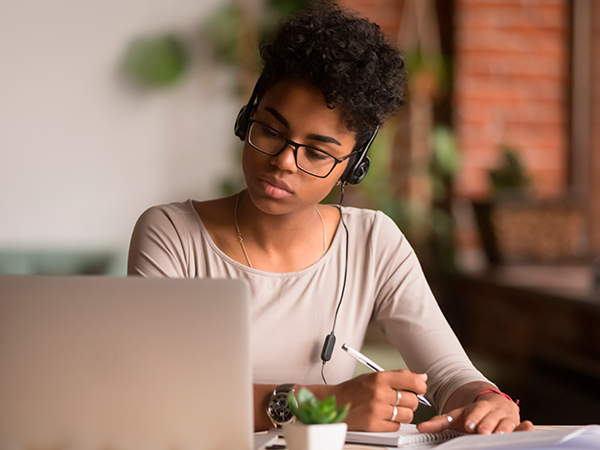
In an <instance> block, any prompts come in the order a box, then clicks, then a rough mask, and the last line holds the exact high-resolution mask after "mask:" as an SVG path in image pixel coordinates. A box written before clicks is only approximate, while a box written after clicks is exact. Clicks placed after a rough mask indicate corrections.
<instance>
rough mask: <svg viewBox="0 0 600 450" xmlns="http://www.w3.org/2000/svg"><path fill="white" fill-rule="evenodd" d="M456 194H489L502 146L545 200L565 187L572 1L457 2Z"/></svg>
mask: <svg viewBox="0 0 600 450" xmlns="http://www.w3.org/2000/svg"><path fill="white" fill-rule="evenodd" d="M455 11H456V12H455V16H456V17H455V20H456V22H455V30H456V35H455V39H456V40H455V42H456V60H455V91H454V107H455V109H454V114H455V115H454V122H455V130H456V132H457V137H458V143H459V148H460V149H461V151H462V155H463V158H462V169H461V172H460V175H459V179H458V185H457V187H458V192H459V194H462V195H466V196H468V197H481V196H485V195H487V193H488V188H489V184H488V178H487V171H488V169H490V168H493V167H495V166H496V165H497V164H498V163H499V161H500V159H499V158H500V153H499V145H501V144H503V143H505V144H509V145H512V146H515V147H517V148H518V149H519V151H520V154H521V155H522V159H523V162H524V163H525V164H526V166H527V167H528V168H529V171H530V174H531V176H532V178H533V182H534V186H533V187H534V191H535V193H536V194H537V195H539V196H541V197H560V196H563V195H564V194H565V189H566V180H567V161H568V157H567V136H568V121H567V117H568V115H567V106H568V104H567V102H568V98H567V92H568V90H567V86H568V80H567V76H568V64H569V53H568V42H569V40H568V39H569V37H568V36H569V31H568V12H569V8H568V2H567V0H544V1H532V0H456V9H455Z"/></svg>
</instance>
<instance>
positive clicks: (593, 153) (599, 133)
mask: <svg viewBox="0 0 600 450" xmlns="http://www.w3.org/2000/svg"><path fill="white" fill-rule="evenodd" d="M591 6H592V17H591V21H592V27H591V28H592V33H591V34H592V36H591V37H592V39H591V41H592V54H591V55H590V60H591V62H592V65H591V70H592V73H591V87H592V95H590V99H591V124H590V125H591V146H590V153H589V156H590V164H589V170H590V173H589V180H590V185H589V189H590V191H589V195H588V203H589V214H590V218H589V223H590V224H592V226H591V227H590V247H591V248H592V251H593V252H594V253H595V254H596V255H600V3H599V2H592V3H591ZM594 224H596V226H593V225H594Z"/></svg>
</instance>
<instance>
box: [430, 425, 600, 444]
mask: <svg viewBox="0 0 600 450" xmlns="http://www.w3.org/2000/svg"><path fill="white" fill-rule="evenodd" d="M435 448H436V450H484V449H494V450H501V449H502V450H504V449H506V450H516V449H530V450H533V449H555V448H556V449H561V450H567V449H568V450H573V449H582V450H583V449H585V450H588V449H596V450H597V449H600V426H598V425H588V426H584V427H565V428H551V429H541V430H535V431H516V432H514V433H508V434H489V435H482V434H478V435H464V436H461V437H457V438H455V439H452V440H450V441H447V442H444V443H442V444H440V445H438V446H436V447H435Z"/></svg>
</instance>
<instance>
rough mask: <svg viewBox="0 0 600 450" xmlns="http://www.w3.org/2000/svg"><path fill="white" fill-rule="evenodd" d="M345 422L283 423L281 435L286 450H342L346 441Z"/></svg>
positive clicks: (346, 426)
mask: <svg viewBox="0 0 600 450" xmlns="http://www.w3.org/2000/svg"><path fill="white" fill-rule="evenodd" d="M347 429H348V425H347V424H346V423H328V424H323V425H304V424H303V423H300V422H295V423H290V424H285V425H284V426H283V435H284V437H285V443H286V447H287V450H342V448H344V442H345V441H346V430H347Z"/></svg>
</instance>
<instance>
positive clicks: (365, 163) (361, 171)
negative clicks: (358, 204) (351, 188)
mask: <svg viewBox="0 0 600 450" xmlns="http://www.w3.org/2000/svg"><path fill="white" fill-rule="evenodd" d="M370 166H371V161H370V160H369V157H368V156H365V158H364V159H363V160H362V161H361V162H360V163H358V165H357V166H356V167H353V168H352V171H351V172H350V173H348V178H347V180H346V182H347V183H348V184H353V185H354V184H358V183H360V182H361V181H362V180H364V178H365V177H366V176H367V172H368V171H369V167H370Z"/></svg>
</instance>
